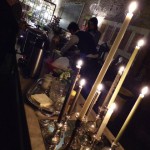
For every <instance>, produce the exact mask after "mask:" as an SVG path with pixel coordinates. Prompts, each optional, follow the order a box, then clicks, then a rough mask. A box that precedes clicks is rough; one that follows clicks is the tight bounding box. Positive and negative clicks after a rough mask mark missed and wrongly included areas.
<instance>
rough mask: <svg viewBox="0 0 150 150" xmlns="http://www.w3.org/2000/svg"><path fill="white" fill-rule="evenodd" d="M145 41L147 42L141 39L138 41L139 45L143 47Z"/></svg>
mask: <svg viewBox="0 0 150 150" xmlns="http://www.w3.org/2000/svg"><path fill="white" fill-rule="evenodd" d="M144 43H145V42H144V40H139V41H138V43H137V46H138V47H141V46H143V45H144Z"/></svg>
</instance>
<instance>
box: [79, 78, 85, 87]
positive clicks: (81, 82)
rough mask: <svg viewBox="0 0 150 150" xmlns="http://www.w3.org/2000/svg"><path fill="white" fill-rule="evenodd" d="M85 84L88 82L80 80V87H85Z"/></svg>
mask: <svg viewBox="0 0 150 150" xmlns="http://www.w3.org/2000/svg"><path fill="white" fill-rule="evenodd" d="M85 82H86V81H85V79H81V80H80V86H81V87H82V86H84V85H85Z"/></svg>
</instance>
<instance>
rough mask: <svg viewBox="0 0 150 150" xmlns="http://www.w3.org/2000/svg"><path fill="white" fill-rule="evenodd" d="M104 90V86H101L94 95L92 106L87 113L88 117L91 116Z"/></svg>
mask: <svg viewBox="0 0 150 150" xmlns="http://www.w3.org/2000/svg"><path fill="white" fill-rule="evenodd" d="M102 89H103V84H99V85H98V87H97V90H96V93H95V95H94V98H93V100H92V102H91V105H90V107H89V109H88V111H87V113H86V115H87V116H89V114H90V113H91V111H92V108H93V107H94V105H95V103H96V102H97V99H98V98H99V96H100V94H101V91H102Z"/></svg>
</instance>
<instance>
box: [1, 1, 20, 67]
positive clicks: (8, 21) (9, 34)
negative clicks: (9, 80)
mask: <svg viewBox="0 0 150 150" xmlns="http://www.w3.org/2000/svg"><path fill="white" fill-rule="evenodd" d="M0 18H1V23H0V68H1V66H2V64H4V63H5V60H8V59H7V58H6V57H7V54H13V55H14V54H15V40H16V34H17V32H18V29H19V27H18V23H17V21H16V19H15V17H14V15H13V13H12V9H11V6H10V5H9V4H8V3H7V1H6V0H1V2H0Z"/></svg>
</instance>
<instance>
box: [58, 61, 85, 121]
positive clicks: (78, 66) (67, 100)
mask: <svg viewBox="0 0 150 150" xmlns="http://www.w3.org/2000/svg"><path fill="white" fill-rule="evenodd" d="M82 64H83V61H82V60H78V62H77V65H76V68H77V72H76V74H75V75H74V76H73V77H72V81H71V84H70V87H69V89H68V92H67V94H66V96H65V100H64V103H63V106H62V109H61V111H60V113H59V116H58V120H57V122H58V123H60V122H61V121H62V118H63V115H64V113H65V112H66V110H67V108H68V104H69V100H70V97H71V92H72V90H73V89H74V87H75V84H76V81H77V78H78V75H79V73H80V69H81V66H82Z"/></svg>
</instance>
